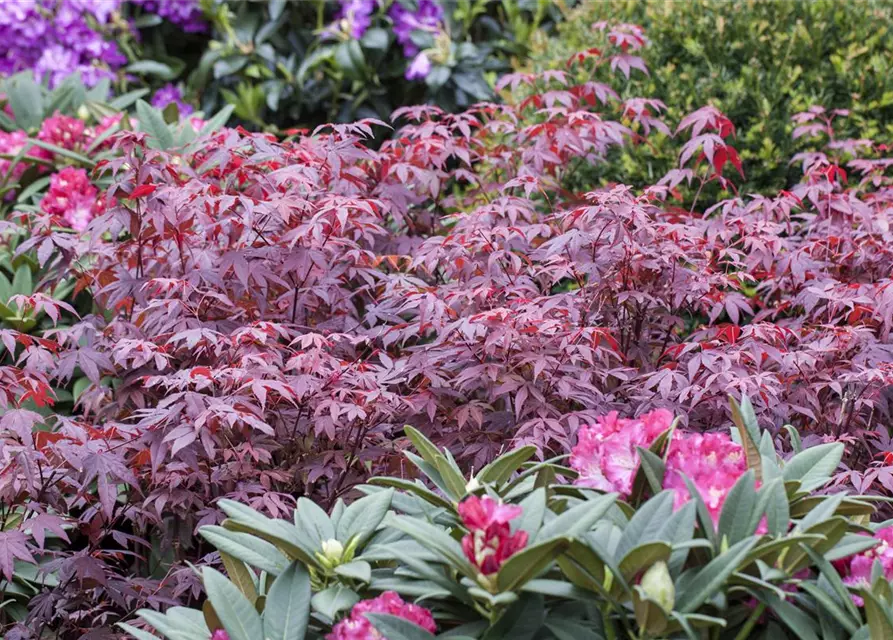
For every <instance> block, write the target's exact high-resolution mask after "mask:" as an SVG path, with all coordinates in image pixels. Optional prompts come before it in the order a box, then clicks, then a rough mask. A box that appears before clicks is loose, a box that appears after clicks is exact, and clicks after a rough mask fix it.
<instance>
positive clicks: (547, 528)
mask: <svg viewBox="0 0 893 640" xmlns="http://www.w3.org/2000/svg"><path fill="white" fill-rule="evenodd" d="M616 499H617V494H616V493H608V494H605V495H603V496H599V497H598V498H594V499H592V500H587V501H586V502H582V503H580V504H578V505H575V506H573V507H571V508H570V509H568V510H567V511H565V512H564V513H562V514H561V515H559V516H558V517H557V518H554V519H552V520H550V521H548V522H546V523H544V524H543V526H542V528H541V529H540V530H539V533H537V536H536V541H537V542H545V541H546V540H550V539H552V538H573V537H575V536H579V535H580V534H583V533H585V532H587V531H589V530H590V529H591V528H592V527H593V526H594V525H595V523H596V522H598V521H599V519H601V517H602V516H603V515H605V513H606V512H607V511H608V509H610V508H611V505H613V504H614V501H615V500H616Z"/></svg>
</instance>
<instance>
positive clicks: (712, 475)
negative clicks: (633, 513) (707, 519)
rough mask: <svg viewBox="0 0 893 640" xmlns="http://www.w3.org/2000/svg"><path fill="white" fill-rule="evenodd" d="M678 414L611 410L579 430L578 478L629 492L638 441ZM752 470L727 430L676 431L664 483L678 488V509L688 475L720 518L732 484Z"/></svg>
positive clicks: (642, 443)
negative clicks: (628, 414) (632, 414)
mask: <svg viewBox="0 0 893 640" xmlns="http://www.w3.org/2000/svg"><path fill="white" fill-rule="evenodd" d="M672 423H673V414H672V413H670V412H669V411H667V410H665V409H657V410H655V411H652V412H651V413H646V414H644V415H642V416H640V417H639V418H636V419H624V418H618V417H617V412H616V411H615V412H611V413H609V414H608V415H606V416H602V417H600V418H599V419H597V420H596V422H595V424H593V425H589V426H584V427H581V428H580V430H579V432H578V433H577V445H576V446H575V447H574V449H573V451H572V453H571V457H570V465H571V467H572V468H573V469H574V470H575V471H577V472H578V473H579V474H580V476H579V478H578V479H577V484H578V485H580V486H584V487H591V488H593V489H598V490H600V491H616V492H617V493H619V494H620V495H621V496H628V495H629V494H630V492H631V491H632V487H633V480H634V479H635V476H636V472H637V471H638V469H639V454H638V452H637V447H641V448H643V449H647V448H648V447H650V446H651V444H652V443H654V441H655V440H656V439H657V437H658V436H659V435H660V434H661V433H663V432H664V431H666V430H667V429H669V428H670V426H671V425H672ZM746 470H747V465H746V461H745V459H744V451H743V450H742V448H741V446H740V445H738V444H737V443H735V442H734V441H732V439H731V437H729V436H728V435H727V434H725V433H704V434H700V433H686V432H682V431H676V432H675V433H674V434H673V436H672V439H671V441H670V445H669V451H668V455H667V461H666V474H665V476H664V488H665V489H669V490H671V491H674V492H675V499H674V507H675V508H676V509H678V508H679V507H681V506H682V505H683V504H685V503H686V502H688V501H689V500H690V499H691V496H690V495H689V491H688V487H687V485H686V483H685V478H686V477H687V478H689V479H690V480H691V481H692V482H693V483H694V486H695V487H696V488H697V489H698V492H699V493H700V494H701V496H702V498H703V499H704V502H705V503H706V504H707V509H708V510H709V511H710V515H711V516H712V517H713V520H714V521H717V520H718V519H719V514H720V513H721V511H722V506H723V503H724V502H725V499H726V495H728V493H729V490H730V489H731V488H732V486H733V485H734V484H735V482H737V480H738V478H740V477H741V475H742V474H743V473H744V472H745V471H746Z"/></svg>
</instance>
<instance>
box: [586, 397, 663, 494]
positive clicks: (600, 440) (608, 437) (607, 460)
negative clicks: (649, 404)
mask: <svg viewBox="0 0 893 640" xmlns="http://www.w3.org/2000/svg"><path fill="white" fill-rule="evenodd" d="M672 424H673V414H672V413H670V412H669V411H667V410H666V409H657V410H656V411H652V412H650V413H646V414H644V415H642V416H640V417H639V418H637V419H633V420H628V419H625V418H618V417H617V412H616V411H612V412H611V413H609V414H608V415H606V416H602V417H600V418H599V419H598V420H596V422H595V424H594V425H588V426H584V427H581V428H580V430H579V431H578V432H577V445H576V446H575V447H574V449H573V451H572V453H571V457H570V465H571V468H573V469H574V470H575V471H577V472H578V473H579V474H580V477H579V478H578V479H577V484H578V485H580V486H584V487H591V488H593V489H598V490H600V491H616V492H618V493H620V494H621V495H624V496H627V495H629V493H630V491H632V486H633V479H634V478H635V475H636V470H637V469H638V468H639V454H638V453H637V451H636V447H642V448H648V447H650V446H651V444H652V443H653V442H654V440H655V439H656V438H657V437H658V436H659V435H660V434H661V433H663V432H664V431H666V430H667V429H669V428H670V425H672Z"/></svg>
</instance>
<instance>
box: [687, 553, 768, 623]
mask: <svg viewBox="0 0 893 640" xmlns="http://www.w3.org/2000/svg"><path fill="white" fill-rule="evenodd" d="M758 540H759V537H757V536H753V537H751V538H746V539H744V540H741V541H740V542H738V543H737V544H734V545H732V546H731V547H730V548H729V550H728V551H726V552H725V553H723V554H721V555H719V556H717V557H716V558H714V559H713V560H711V561H710V562H708V563H707V565H705V566H704V568H703V569H701V570H700V571H698V573H697V574H696V575H695V576H694V577H693V578H692V579H691V580H689V581H688V583H687V584H686V588H685V590H684V591H682V592H681V593H678V594H677V597H676V610H677V611H679V612H680V613H693V612H694V611H696V610H697V609H698V607H700V606H701V605H702V604H703V603H704V602H705V601H706V600H707V599H708V598H711V597H713V594H715V593H716V592H717V591H719V590H720V589H721V588H722V586H723V584H724V583H725V581H726V580H727V579H728V577H729V576H730V575H732V574H733V573H735V572H736V571H738V570H739V569H740V568H741V567H740V566H739V565H741V564H742V563H744V562H745V561H746V560H747V555H748V554H749V553H750V550H751V549H752V548H753V547H754V545H755V544H756V543H757V541H758Z"/></svg>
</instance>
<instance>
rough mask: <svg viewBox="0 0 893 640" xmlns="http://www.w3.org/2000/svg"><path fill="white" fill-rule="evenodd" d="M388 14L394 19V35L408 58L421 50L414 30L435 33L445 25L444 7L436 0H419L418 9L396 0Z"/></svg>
mask: <svg viewBox="0 0 893 640" xmlns="http://www.w3.org/2000/svg"><path fill="white" fill-rule="evenodd" d="M388 15H389V16H391V20H393V21H394V35H395V36H397V42H399V43H400V45H401V46H402V47H403V55H404V56H406V57H407V58H412V57H413V56H415V55H416V54H418V52H419V48H418V46H417V45H416V44H415V43H414V42H413V41H412V32H413V31H427V32H429V33H435V32H437V31H439V30H440V28H441V26H442V25H443V7H441V6H440V5H439V4H438V3H437V2H435V0H419V5H418V9H417V10H416V11H410V10H409V9H407V8H406V7H404V6H403V5H402V4H400V3H399V2H394V4H392V5H391V8H390V9H389V10H388Z"/></svg>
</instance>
